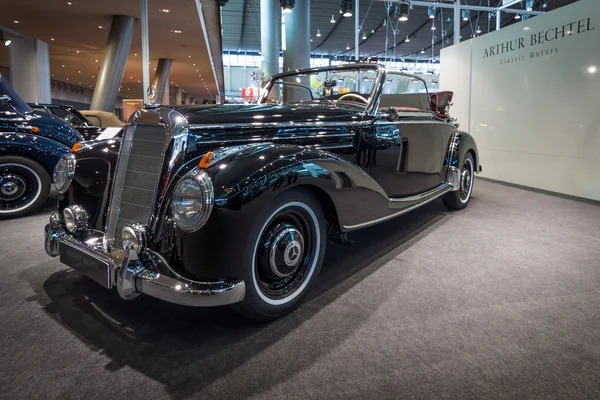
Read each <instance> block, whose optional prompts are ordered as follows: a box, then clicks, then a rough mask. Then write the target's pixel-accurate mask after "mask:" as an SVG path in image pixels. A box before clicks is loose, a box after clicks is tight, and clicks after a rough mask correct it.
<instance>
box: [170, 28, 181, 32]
mask: <svg viewBox="0 0 600 400" xmlns="http://www.w3.org/2000/svg"><path fill="white" fill-rule="evenodd" d="M171 32H173V33H181V31H180V30H178V29H171Z"/></svg>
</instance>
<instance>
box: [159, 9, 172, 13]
mask: <svg viewBox="0 0 600 400" xmlns="http://www.w3.org/2000/svg"><path fill="white" fill-rule="evenodd" d="M158 11H160V12H162V13H168V12H171V10H169V9H168V8H159V9H158Z"/></svg>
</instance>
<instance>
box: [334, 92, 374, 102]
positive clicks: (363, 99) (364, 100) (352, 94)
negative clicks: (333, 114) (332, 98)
mask: <svg viewBox="0 0 600 400" xmlns="http://www.w3.org/2000/svg"><path fill="white" fill-rule="evenodd" d="M344 97H354V98H355V99H359V100H361V101H363V102H364V103H365V104H369V100H367V99H365V98H364V97H362V96H361V95H359V94H355V93H347V94H345V95H343V96H342V97H340V98H339V99H338V101H340V100H344Z"/></svg>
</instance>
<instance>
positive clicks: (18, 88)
mask: <svg viewBox="0 0 600 400" xmlns="http://www.w3.org/2000/svg"><path fill="white" fill-rule="evenodd" d="M8 57H9V64H10V77H11V81H12V87H13V89H15V92H17V93H18V94H19V96H21V97H22V98H23V99H24V100H25V101H26V102H28V103H51V102H52V99H51V96H50V90H51V89H50V57H49V53H48V44H47V43H46V42H42V41H41V40H38V39H31V38H25V37H22V38H15V39H14V40H13V41H12V44H11V45H10V47H9V55H8Z"/></svg>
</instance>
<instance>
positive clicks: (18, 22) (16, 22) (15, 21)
mask: <svg viewBox="0 0 600 400" xmlns="http://www.w3.org/2000/svg"><path fill="white" fill-rule="evenodd" d="M13 22H14V23H15V24H20V23H21V21H17V20H14V21H13Z"/></svg>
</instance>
